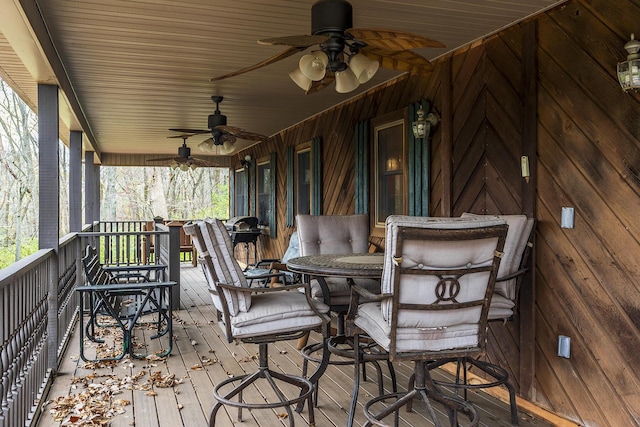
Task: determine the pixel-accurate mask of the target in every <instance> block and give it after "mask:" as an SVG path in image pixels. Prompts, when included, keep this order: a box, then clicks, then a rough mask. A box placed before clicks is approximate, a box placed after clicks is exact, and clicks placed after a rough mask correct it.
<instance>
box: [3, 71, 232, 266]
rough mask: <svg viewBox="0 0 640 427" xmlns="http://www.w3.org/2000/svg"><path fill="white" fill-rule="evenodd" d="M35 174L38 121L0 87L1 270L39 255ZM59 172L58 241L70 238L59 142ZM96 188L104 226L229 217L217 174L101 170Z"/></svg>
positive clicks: (64, 155)
mask: <svg viewBox="0 0 640 427" xmlns="http://www.w3.org/2000/svg"><path fill="white" fill-rule="evenodd" d="M38 166H39V165H38V122H37V116H36V114H35V113H34V112H33V111H32V110H31V109H30V108H29V106H28V105H26V104H25V103H24V102H23V101H22V99H20V97H19V96H18V95H17V94H16V93H15V92H13V90H12V89H11V88H10V87H9V86H8V85H7V84H6V83H5V82H4V81H3V80H2V79H0V268H4V267H6V266H8V265H10V264H12V263H13V262H15V261H17V260H19V259H21V258H24V257H25V256H27V255H29V254H31V253H33V252H35V251H36V250H37V249H38V209H39V206H38ZM59 172H60V194H59V203H60V218H59V221H60V237H62V236H64V235H65V234H67V233H68V232H69V193H68V188H69V151H68V148H67V146H66V145H65V144H64V143H63V142H62V141H60V157H59ZM100 185H101V187H100V217H101V219H104V220H108V221H119V220H152V219H153V217H155V216H161V217H163V218H166V219H191V218H204V217H207V216H211V217H218V218H228V216H229V171H228V169H224V168H199V169H196V170H188V171H181V170H180V169H176V170H173V169H171V168H170V167H168V166H167V167H120V166H119V167H115V166H113V167H109V166H101V168H100ZM83 192H84V184H83ZM82 200H86V198H85V195H84V193H83V195H82ZM82 217H83V218H84V212H83V216H82Z"/></svg>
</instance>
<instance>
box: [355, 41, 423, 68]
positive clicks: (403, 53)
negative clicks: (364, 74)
mask: <svg viewBox="0 0 640 427" xmlns="http://www.w3.org/2000/svg"><path fill="white" fill-rule="evenodd" d="M360 53H361V54H363V55H364V56H366V57H367V58H369V59H373V60H374V61H378V62H379V63H380V66H381V67H383V68H388V69H391V70H398V71H408V72H410V73H412V74H429V73H431V71H432V70H433V65H432V64H431V62H429V60H428V59H427V58H425V57H424V56H420V55H418V54H417V53H415V52H412V51H410V50H400V51H396V52H394V51H389V50H384V49H376V48H370V47H369V46H367V47H364V48H362V49H361V50H360Z"/></svg>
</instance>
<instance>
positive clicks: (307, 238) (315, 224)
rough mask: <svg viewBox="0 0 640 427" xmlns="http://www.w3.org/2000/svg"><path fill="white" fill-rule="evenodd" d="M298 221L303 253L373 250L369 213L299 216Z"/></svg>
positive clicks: (303, 254) (304, 254)
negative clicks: (370, 245)
mask: <svg viewBox="0 0 640 427" xmlns="http://www.w3.org/2000/svg"><path fill="white" fill-rule="evenodd" d="M296 224H297V229H298V239H299V240H300V256H306V255H319V254H341V253H366V252H367V251H368V250H369V217H368V216H367V215H298V216H296Z"/></svg>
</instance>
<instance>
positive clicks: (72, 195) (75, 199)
mask: <svg viewBox="0 0 640 427" xmlns="http://www.w3.org/2000/svg"><path fill="white" fill-rule="evenodd" d="M81 230H82V132H81V131H76V130H72V131H71V134H70V135H69V231H71V232H74V231H81Z"/></svg>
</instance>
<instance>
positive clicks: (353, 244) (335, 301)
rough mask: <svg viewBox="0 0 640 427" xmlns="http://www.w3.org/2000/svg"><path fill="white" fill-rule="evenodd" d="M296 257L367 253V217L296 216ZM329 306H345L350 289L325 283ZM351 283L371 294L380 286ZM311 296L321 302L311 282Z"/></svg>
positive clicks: (334, 280) (338, 282) (340, 282)
mask: <svg viewBox="0 0 640 427" xmlns="http://www.w3.org/2000/svg"><path fill="white" fill-rule="evenodd" d="M296 224H297V231H298V240H299V242H300V256H306V255H319V254H322V255H324V254H342V253H345V254H347V253H348V254H350V253H367V252H368V251H369V217H368V216H367V215H298V216H296ZM326 281H327V287H328V288H329V294H330V298H331V305H332V306H348V305H349V301H350V298H351V287H350V286H349V284H348V283H347V280H346V279H344V278H338V277H329V278H327V279H326ZM355 283H356V284H357V285H358V286H361V287H363V288H365V289H367V290H368V291H370V292H373V293H376V294H377V293H379V292H380V282H379V281H378V280H372V279H356V280H355ZM311 289H312V295H313V297H314V298H316V299H319V300H322V290H321V288H320V284H319V283H318V282H317V281H316V280H312V281H311Z"/></svg>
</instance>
